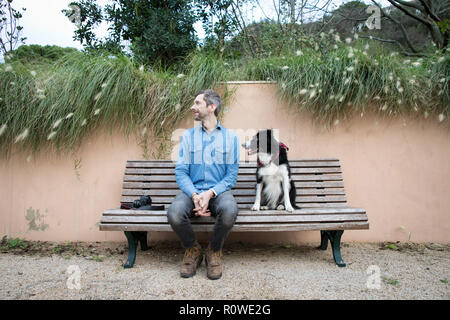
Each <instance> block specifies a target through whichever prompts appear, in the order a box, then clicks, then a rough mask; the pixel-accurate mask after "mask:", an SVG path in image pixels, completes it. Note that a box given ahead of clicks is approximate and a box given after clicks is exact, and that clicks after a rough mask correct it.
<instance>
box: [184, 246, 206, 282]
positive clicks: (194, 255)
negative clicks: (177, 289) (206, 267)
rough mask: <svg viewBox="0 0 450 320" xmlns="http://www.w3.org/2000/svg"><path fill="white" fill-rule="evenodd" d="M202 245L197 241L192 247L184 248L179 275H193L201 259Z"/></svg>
mask: <svg viewBox="0 0 450 320" xmlns="http://www.w3.org/2000/svg"><path fill="white" fill-rule="evenodd" d="M201 251H202V247H201V246H200V244H199V243H198V242H196V243H195V245H194V246H193V247H192V248H189V249H186V251H185V252H184V257H183V261H182V262H181V268H180V275H181V277H183V278H189V277H192V276H194V275H195V271H196V270H197V268H198V267H199V266H200V264H201V263H202V260H203V255H202V254H201Z"/></svg>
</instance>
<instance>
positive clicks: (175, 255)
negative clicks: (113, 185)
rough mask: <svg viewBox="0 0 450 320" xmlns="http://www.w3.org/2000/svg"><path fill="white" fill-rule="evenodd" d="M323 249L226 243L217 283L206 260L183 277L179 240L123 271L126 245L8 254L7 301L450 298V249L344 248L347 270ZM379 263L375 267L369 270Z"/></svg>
mask: <svg viewBox="0 0 450 320" xmlns="http://www.w3.org/2000/svg"><path fill="white" fill-rule="evenodd" d="M47 244H48V243H47ZM40 247H41V246H40ZM316 247H317V244H302V245H280V244H246V243H240V242H237V243H231V244H226V245H225V248H224V257H223V261H224V274H223V276H222V278H221V279H219V280H216V281H211V280H208V279H207V278H206V267H205V264H204V263H202V265H201V267H200V268H199V269H198V270H197V274H196V275H195V276H194V277H193V278H189V279H183V278H181V277H180V276H179V266H180V262H181V259H182V257H183V253H184V250H183V249H182V248H181V247H180V246H179V245H178V244H177V243H170V242H169V243H154V244H152V247H151V249H150V250H148V251H145V252H142V251H140V250H139V251H138V254H137V259H136V263H135V266H134V268H132V269H123V268H122V264H123V263H124V261H125V260H126V254H127V251H126V245H124V244H123V243H121V244H113V243H110V244H105V243H101V244H100V243H96V244H94V245H85V248H88V251H85V254H80V253H79V250H78V251H77V250H72V251H67V250H60V249H61V246H59V249H55V245H51V246H50V247H49V248H53V250H48V251H47V252H46V253H45V252H44V253H42V252H41V253H39V254H36V253H33V254H29V252H23V251H20V250H3V251H2V253H1V254H0V272H1V277H0V299H2V300H5V299H6V300H9V299H27V300H28V299H31V300H32V299H83V300H84V299H96V300H97V299H155V300H158V299H164V300H170V299H189V300H191V299H213V300H215V299H239V300H241V299H263V300H264V299H295V300H297V299H426V300H428V299H440V300H442V299H444V300H448V299H449V298H450V294H449V284H448V279H449V278H450V275H449V265H450V263H449V262H450V261H449V260H450V245H449V244H415V245H413V244H403V245H402V244H396V247H394V249H396V250H392V249H389V248H387V247H386V244H380V243H364V244H361V243H343V244H342V249H341V252H342V256H343V259H344V261H345V262H346V263H347V267H345V268H338V267H337V266H336V265H335V264H334V261H333V258H332V253H331V249H330V248H328V249H327V250H326V251H321V250H317V249H316ZM57 248H58V247H57ZM78 248H80V246H79V247H78ZM66 249H67V248H66ZM61 251H65V252H62V253H61ZM55 252H57V253H56V254H55ZM68 252H69V253H68ZM74 252H75V253H74ZM86 252H87V253H86ZM65 253H66V254H65ZM67 253H68V254H67ZM372 265H374V266H376V267H371V268H373V269H370V268H369V266H372ZM70 266H74V267H71V268H69V267H70ZM368 268H369V270H368ZM378 268H379V269H378ZM77 270H79V271H80V273H79V279H80V281H79V282H78V283H79V287H80V288H79V289H77V288H76V285H77V281H76V279H77V277H76V276H77ZM371 270H375V271H377V270H379V275H380V277H379V278H378V279H379V283H378V284H379V289H376V288H368V286H367V283H369V287H372V286H376V284H377V282H376V281H377V280H376V278H377V277H376V276H377V275H376V274H374V273H373V272H374V271H371ZM371 279H375V280H374V281H371ZM69 287H70V288H72V289H69Z"/></svg>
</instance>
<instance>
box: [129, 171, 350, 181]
mask: <svg viewBox="0 0 450 320" xmlns="http://www.w3.org/2000/svg"><path fill="white" fill-rule="evenodd" d="M291 178H292V180H294V181H342V175H337V174H317V175H307V174H294V175H292V176H291ZM123 181H124V182H133V181H136V182H175V181H176V179H175V175H147V176H145V175H125V176H124V179H123ZM237 182H256V171H255V173H254V174H247V175H238V177H237Z"/></svg>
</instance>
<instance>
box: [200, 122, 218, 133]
mask: <svg viewBox="0 0 450 320" xmlns="http://www.w3.org/2000/svg"><path fill="white" fill-rule="evenodd" d="M200 127H201V128H202V130H203V131H206V129H205V128H204V127H203V124H202V125H200ZM216 129H220V130H222V129H223V127H222V125H221V124H220V121H219V120H217V126H216Z"/></svg>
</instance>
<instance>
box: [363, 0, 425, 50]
mask: <svg viewBox="0 0 450 320" xmlns="http://www.w3.org/2000/svg"><path fill="white" fill-rule="evenodd" d="M372 2H373V3H375V5H376V6H377V7H378V8H379V9H380V11H381V13H382V14H383V15H384V16H385V17H386V18H388V19H389V20H391V21H392V22H394V23H395V24H396V25H398V26H399V27H400V29H401V30H402V34H403V37H404V38H405V41H406V44H407V45H408V47H409V48H410V49H411V50H412V52H414V53H417V52H419V50H417V49H416V48H415V47H414V46H413V44H412V42H411V40H410V39H409V36H408V32H407V31H406V29H405V27H404V26H403V24H401V23H400V21H398V20H396V19H394V18H393V17H392V16H390V15H388V14H387V13H386V11H384V10H383V8H382V7H381V6H380V5H379V4H378V3H377V2H376V1H375V0H372Z"/></svg>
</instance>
